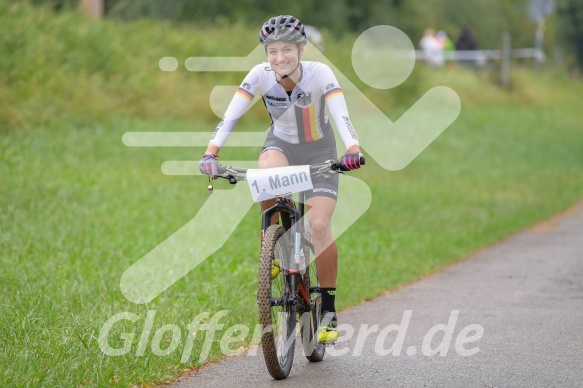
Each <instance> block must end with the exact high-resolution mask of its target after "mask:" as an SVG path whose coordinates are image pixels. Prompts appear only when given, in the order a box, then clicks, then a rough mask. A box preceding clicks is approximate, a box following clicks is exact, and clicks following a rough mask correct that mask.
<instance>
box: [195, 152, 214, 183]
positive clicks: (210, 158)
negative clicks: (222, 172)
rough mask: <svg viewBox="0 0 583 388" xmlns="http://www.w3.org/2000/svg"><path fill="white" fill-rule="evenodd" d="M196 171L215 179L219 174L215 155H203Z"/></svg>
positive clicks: (208, 153)
mask: <svg viewBox="0 0 583 388" xmlns="http://www.w3.org/2000/svg"><path fill="white" fill-rule="evenodd" d="M198 169H199V170H200V172H202V173H203V174H206V175H208V176H210V177H211V178H212V179H217V174H218V173H219V161H218V160H217V155H215V154H213V153H210V152H207V153H205V154H204V156H203V157H202V159H201V160H200V162H198Z"/></svg>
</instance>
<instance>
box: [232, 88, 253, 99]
mask: <svg viewBox="0 0 583 388" xmlns="http://www.w3.org/2000/svg"><path fill="white" fill-rule="evenodd" d="M235 94H238V95H239V96H241V97H244V98H246V99H247V100H249V101H253V97H255V96H254V95H252V94H251V93H249V92H248V91H246V90H245V89H243V88H239V89H237V93H235Z"/></svg>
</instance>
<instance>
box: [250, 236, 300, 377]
mask: <svg viewBox="0 0 583 388" xmlns="http://www.w3.org/2000/svg"><path fill="white" fill-rule="evenodd" d="M284 232H285V231H284V229H283V228H282V227H280V226H279V225H271V226H269V227H268V228H267V230H266V231H265V233H264V235H263V241H262V243H261V257H260V262H259V281H258V292H257V304H258V306H259V323H260V325H261V330H262V331H261V333H262V334H261V346H262V348H263V356H264V358H265V364H266V365H267V370H268V371H269V374H270V375H271V376H272V377H273V378H275V379H278V380H279V379H285V378H286V377H287V376H288V375H289V373H290V371H291V367H292V362H293V357H294V346H295V337H296V333H295V327H296V308H295V306H294V304H293V303H292V302H290V284H289V275H286V274H285V272H286V271H285V268H286V267H287V262H288V261H289V257H290V254H291V244H290V242H289V241H286V239H285V238H282V236H284ZM274 266H279V268H278V269H277V270H274Z"/></svg>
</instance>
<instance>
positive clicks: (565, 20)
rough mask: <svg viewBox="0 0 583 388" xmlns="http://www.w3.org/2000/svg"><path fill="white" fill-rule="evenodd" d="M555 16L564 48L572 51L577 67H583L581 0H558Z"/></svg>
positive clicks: (582, 13) (582, 11)
mask: <svg viewBox="0 0 583 388" xmlns="http://www.w3.org/2000/svg"><path fill="white" fill-rule="evenodd" d="M557 18H558V23H557V24H558V30H559V36H560V37H561V38H563V40H564V46H565V48H566V49H567V50H568V51H570V52H572V56H573V57H574V59H575V61H576V64H577V66H578V68H579V69H583V1H581V0H558V1H557Z"/></svg>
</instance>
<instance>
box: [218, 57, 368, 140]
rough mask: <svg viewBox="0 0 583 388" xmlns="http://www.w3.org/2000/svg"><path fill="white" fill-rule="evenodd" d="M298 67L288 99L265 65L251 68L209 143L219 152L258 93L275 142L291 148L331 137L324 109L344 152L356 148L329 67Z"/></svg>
mask: <svg viewBox="0 0 583 388" xmlns="http://www.w3.org/2000/svg"><path fill="white" fill-rule="evenodd" d="M300 64H301V78H300V80H299V82H298V83H297V84H296V86H295V87H294V89H293V91H292V92H291V94H290V95H288V93H287V92H286V91H285V89H284V88H283V86H281V85H280V84H279V83H278V82H277V80H276V74H275V72H274V71H273V70H272V69H271V67H270V65H269V63H262V64H259V65H257V66H255V67H254V68H253V69H252V70H251V71H250V72H249V74H247V76H246V77H245V79H244V80H243V82H242V83H241V85H240V86H239V88H238V89H237V92H236V93H235V96H234V97H233V99H232V100H231V103H230V104H229V107H228V108H227V111H226V113H225V116H224V117H223V119H222V120H221V122H220V123H219V125H218V126H217V128H216V129H215V132H214V134H213V136H212V138H211V141H210V143H211V144H214V145H216V146H218V147H219V148H220V147H222V146H223V144H224V143H225V142H226V141H227V138H228V137H229V135H230V134H231V132H232V131H233V129H234V127H235V125H236V124H237V122H238V121H239V119H240V118H241V116H242V115H243V113H245V111H246V110H247V108H248V107H249V105H250V104H251V101H252V100H253V98H254V97H255V95H256V94H257V93H259V95H261V96H262V98H263V102H264V104H265V107H266V108H267V111H268V112H269V115H270V116H271V131H272V133H273V135H274V136H276V137H277V138H279V139H281V140H283V141H286V142H288V143H291V144H301V143H310V142H314V141H316V140H320V139H322V138H324V137H329V136H332V137H333V136H334V133H333V131H332V126H331V124H330V122H329V120H328V116H327V114H326V106H328V109H329V111H330V115H331V116H332V119H333V120H334V123H335V124H336V128H337V129H338V132H339V134H340V137H341V138H342V141H343V142H344V144H345V146H346V148H347V149H348V148H349V147H350V146H352V145H358V144H359V143H358V137H357V135H356V132H355V130H354V127H353V126H352V123H351V122H350V117H349V116H348V109H347V107H346V101H345V100H344V95H343V94H342V89H341V88H340V86H339V85H338V81H337V80H336V77H335V76H334V73H332V70H331V69H330V67H328V66H327V65H325V64H323V63H320V62H304V61H302V62H300Z"/></svg>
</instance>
